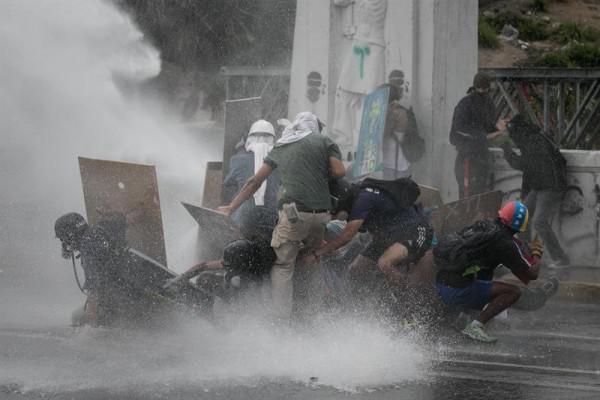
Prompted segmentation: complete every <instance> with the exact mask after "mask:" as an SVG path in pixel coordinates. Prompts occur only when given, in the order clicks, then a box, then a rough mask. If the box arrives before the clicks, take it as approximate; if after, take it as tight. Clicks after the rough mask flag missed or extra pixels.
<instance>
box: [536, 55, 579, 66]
mask: <svg viewBox="0 0 600 400" xmlns="http://www.w3.org/2000/svg"><path fill="white" fill-rule="evenodd" d="M533 66H534V67H542V68H574V67H575V65H573V63H572V61H571V60H570V59H569V56H568V55H567V53H566V52H565V51H553V52H551V53H548V54H545V55H543V56H540V57H538V58H537V59H535V60H534V61H533Z"/></svg>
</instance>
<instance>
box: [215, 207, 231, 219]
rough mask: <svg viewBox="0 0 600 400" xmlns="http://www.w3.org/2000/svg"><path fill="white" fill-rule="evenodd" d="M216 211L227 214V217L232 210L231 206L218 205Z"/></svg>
mask: <svg viewBox="0 0 600 400" xmlns="http://www.w3.org/2000/svg"><path fill="white" fill-rule="evenodd" d="M217 212H219V213H221V214H224V215H227V216H228V217H229V216H230V215H231V213H232V212H233V208H231V206H229V205H227V206H220V207H217Z"/></svg>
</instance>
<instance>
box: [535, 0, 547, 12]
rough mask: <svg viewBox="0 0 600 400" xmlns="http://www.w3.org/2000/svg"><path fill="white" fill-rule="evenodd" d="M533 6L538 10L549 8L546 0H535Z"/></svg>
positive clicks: (544, 10)
mask: <svg viewBox="0 0 600 400" xmlns="http://www.w3.org/2000/svg"><path fill="white" fill-rule="evenodd" d="M531 8H533V9H534V10H535V11H538V12H546V10H547V9H548V4H547V2H546V0H533V2H532V3H531Z"/></svg>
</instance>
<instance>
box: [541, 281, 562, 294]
mask: <svg viewBox="0 0 600 400" xmlns="http://www.w3.org/2000/svg"><path fill="white" fill-rule="evenodd" d="M559 285H560V283H559V281H558V278H557V277H555V276H551V277H550V278H548V280H547V281H546V283H544V284H543V285H542V290H543V291H544V293H545V294H546V299H549V298H550V297H552V296H554V295H555V294H556V292H558V287H559Z"/></svg>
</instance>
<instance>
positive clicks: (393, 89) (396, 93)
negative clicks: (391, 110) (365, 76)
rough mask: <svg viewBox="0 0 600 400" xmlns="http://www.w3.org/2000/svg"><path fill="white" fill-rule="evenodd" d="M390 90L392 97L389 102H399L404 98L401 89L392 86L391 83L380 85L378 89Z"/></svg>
mask: <svg viewBox="0 0 600 400" xmlns="http://www.w3.org/2000/svg"><path fill="white" fill-rule="evenodd" d="M386 87H387V88H390V97H389V98H388V102H389V103H391V102H392V101H398V100H400V99H401V98H402V94H401V91H400V88H399V87H398V86H396V85H392V84H391V83H384V84H382V85H380V86H379V87H378V88H377V89H383V88H386Z"/></svg>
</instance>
